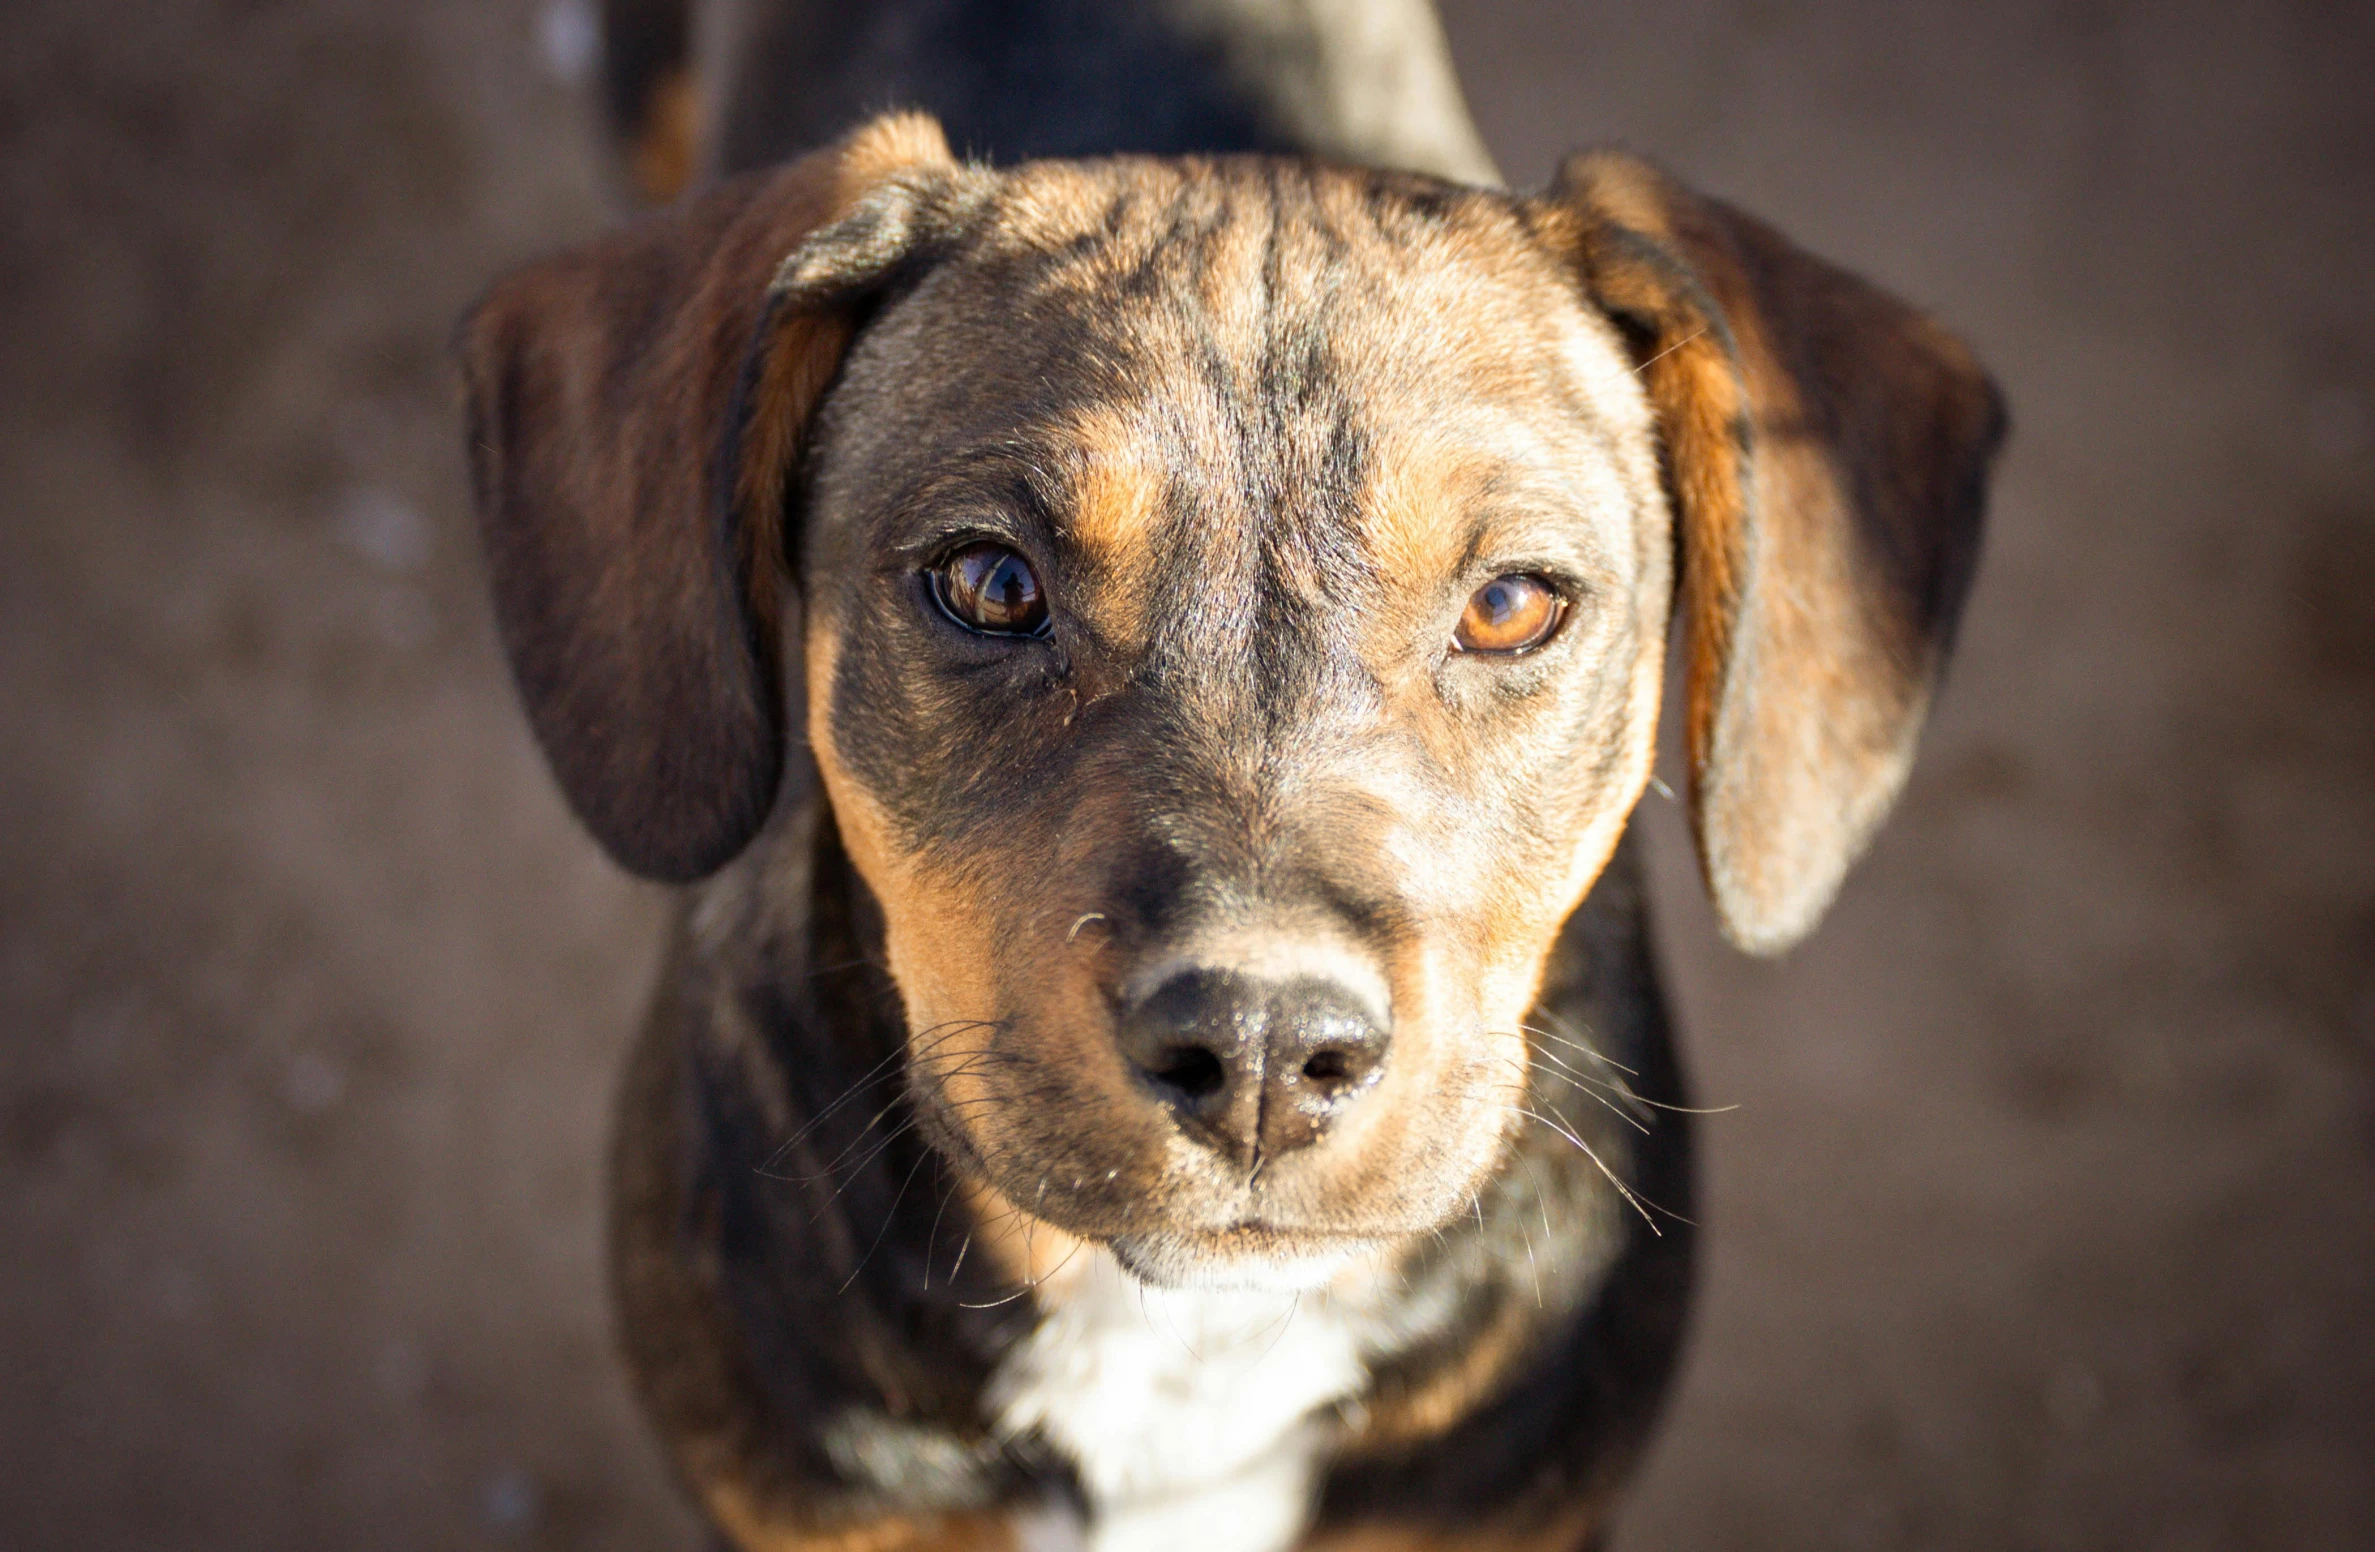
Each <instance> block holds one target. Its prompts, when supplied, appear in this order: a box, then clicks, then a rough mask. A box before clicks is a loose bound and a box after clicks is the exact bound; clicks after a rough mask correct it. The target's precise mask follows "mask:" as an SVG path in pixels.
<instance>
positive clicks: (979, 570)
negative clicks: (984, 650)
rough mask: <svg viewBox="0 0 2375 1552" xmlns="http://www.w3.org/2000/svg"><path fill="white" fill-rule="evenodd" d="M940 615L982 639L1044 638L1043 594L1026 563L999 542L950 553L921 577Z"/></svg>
mask: <svg viewBox="0 0 2375 1552" xmlns="http://www.w3.org/2000/svg"><path fill="white" fill-rule="evenodd" d="M925 575H926V576H927V577H928V578H929V580H930V582H931V586H932V601H933V602H934V603H937V604H938V605H939V606H940V610H941V612H942V613H943V614H945V615H947V616H948V617H949V618H950V619H952V620H954V621H956V622H957V623H958V624H959V625H962V626H964V627H965V629H967V630H970V631H979V632H980V633H981V634H983V635H985V636H1044V635H1046V634H1047V595H1046V593H1045V592H1044V590H1042V589H1041V587H1040V586H1039V573H1037V572H1036V571H1033V570H1032V569H1031V563H1030V562H1029V561H1027V560H1025V559H1023V558H1022V557H1021V556H1020V555H1017V554H1016V553H1015V552H1014V551H1012V550H1010V549H1008V548H1007V547H1006V546H1005V545H1003V544H993V543H990V542H988V541H982V542H979V543H975V544H968V545H966V546H964V547H963V548H962V549H958V550H952V551H950V552H949V553H948V554H947V555H946V556H944V557H942V558H941V560H940V561H939V563H938V564H937V565H935V566H933V567H932V569H931V570H930V571H929V572H927V573H925Z"/></svg>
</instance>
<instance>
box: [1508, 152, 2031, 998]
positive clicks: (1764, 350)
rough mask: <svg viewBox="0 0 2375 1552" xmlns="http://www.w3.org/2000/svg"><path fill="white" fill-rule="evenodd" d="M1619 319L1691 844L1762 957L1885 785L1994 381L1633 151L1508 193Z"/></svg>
mask: <svg viewBox="0 0 2375 1552" xmlns="http://www.w3.org/2000/svg"><path fill="white" fill-rule="evenodd" d="M1532 208H1533V210H1534V212H1535V214H1536V216H1537V218H1538V219H1539V220H1540V221H1541V224H1542V229H1543V231H1544V233H1545V235H1546V236H1547V237H1548V238H1549V239H1550V240H1551V241H1552V242H1553V243H1555V244H1557V245H1559V246H1560V247H1562V248H1563V249H1564V250H1565V251H1566V252H1567V253H1568V254H1569V255H1570V256H1571V258H1572V260H1573V262H1574V263H1575V265H1576V267H1577V269H1578V271H1579V272H1580V274H1581V276H1582V278H1583V282H1584V286H1585V289H1586V290H1587V291H1588V292H1589V294H1590V295H1591V297H1592V299H1593V300H1594V301H1596V302H1597V303H1598V304H1599V305H1600V306H1601V307H1602V308H1604V309H1605V310H1606V311H1607V312H1608V313H1609V315H1610V316H1611V317H1612V318H1614V319H1615V320H1616V321H1617V323H1618V324H1619V326H1620V327H1622V328H1623V329H1625V330H1626V331H1627V333H1628V335H1629V336H1630V337H1631V339H1632V342H1633V345H1634V348H1635V350H1636V352H1637V359H1638V360H1639V362H1640V371H1641V375H1642V377H1643V379H1644V381H1645V383H1646V385H1647V387H1648V390H1649V395H1650V399H1651V401H1652V404H1653V405H1654V407H1655V410H1656V413H1657V417H1658V423H1659V430H1660V434H1661V437H1662V439H1663V445H1664V451H1665V456H1666V465H1667V476H1668V481H1669V485H1670V488H1671V494H1672V496H1673V499H1674V504H1675V512H1676V520H1677V525H1678V542H1679V547H1680V550H1681V562H1682V564H1681V572H1680V578H1681V580H1680V583H1679V597H1678V610H1679V613H1680V614H1681V616H1682V619H1683V624H1684V632H1685V636H1686V650H1687V654H1688V655H1687V659H1686V663H1685V686H1686V696H1687V705H1686V707H1685V727H1686V730H1687V744H1688V749H1689V756H1690V784H1691V802H1692V811H1693V815H1694V820H1695V823H1696V827H1697V834H1698V841H1699V856H1700V862H1701V864H1702V866H1703V868H1704V870H1705V873H1706V877H1707V885H1708V889H1709V891H1710V893H1712V894H1713V896H1714V898H1715V905H1716V912H1717V915H1718V917H1719V918H1720V919H1721V921H1722V924H1723V927H1724V930H1725V932H1726V934H1727V935H1728V936H1729V937H1730V938H1731V939H1732V940H1733V941H1734V942H1735V943H1737V944H1739V945H1740V946H1741V947H1742V948H1744V949H1748V950H1750V951H1751V952H1755V953H1775V952H1779V951H1780V950H1782V949H1784V948H1787V947H1789V946H1790V945H1791V944H1792V943H1795V942H1796V941H1797V940H1798V939H1799V938H1801V937H1803V936H1804V935H1805V934H1806V933H1807V932H1808V931H1809V930H1810V929H1812V927H1813V926H1814V923H1815V921H1816V920H1817V919H1818V918H1819V917H1820V916H1821V915H1822V912H1823V910H1824V908H1825V907H1826V906H1828V905H1829V904H1830V901H1831V897H1832V896H1833V894H1835V893H1836V892H1837V890H1838V887H1839V881H1840V879H1841V877H1842V876H1843V875H1844V874H1845V873H1846V871H1847V867H1848V865H1849V864H1850V863H1851V862H1853V861H1854V860H1855V858H1856V857H1857V855H1858V854H1860V853H1861V852H1862V850H1863V848H1864V845H1865V843H1866V841H1867V840H1868V839H1869V838H1870V836H1871V833H1872V831H1873V830H1874V829H1875V828H1876V827H1877V826H1878V824H1879V822H1880V820H1881V818H1882V817H1883V816H1884V815H1885V814H1886V813H1887V811H1888V807H1889V805H1890V804H1891V803H1892V802H1893V801H1895V799H1896V795H1897V792H1898V789H1899V788H1900V787H1901V786H1903V784H1904V780H1905V774H1906V771H1907V770H1908V769H1909V768H1910V766H1911V764H1912V759H1913V746H1914V740H1915V737H1916V736H1917V735H1918V733H1919V732H1920V730H1921V722H1922V717H1923V715H1924V713H1925V712H1926V711H1927V709H1928V704H1929V696H1930V690H1931V687H1932V685H1933V684H1934V683H1935V681H1936V678H1937V674H1938V670H1939V668H1940V666H1941V664H1942V663H1943V662H1944V660H1945V656H1946V652H1947V648H1948V646H1949V645H1950V643H1951V639H1952V637H1953V634H1954V627H1955V621H1956V617H1957V615H1958V614H1959V612H1960V610H1961V608H1962V603H1963V596H1964V594H1965V592H1966V591H1967V590H1968V589H1969V586H1970V581H1971V573H1972V568H1973V565H1974V563H1975V562H1976V560H1977V557H1978V549H1979V534H1980V518H1981V513H1982V510H1983V508H1984V506H1985V502H1986V491H1987V473H1988V465H1989V463H1990V462H1991V460H1992V459H1993V457H1994V455H1995V451H1996V448H1997V445H1998V444H1999V443H2000V442H2001V441H2002V439H2003V434H2004V427H2005V418H2004V410H2003V404H2002V400H2001V399H2000V397H1999V396H1998V394H1997V392H1996V389H1995V385H1994V384H1993V383H1991V382H1990V381H1989V380H1988V378H1987V375H1986V373H1985V372H1983V371H1982V370H1981V368H1980V366H1979V364H1978V363H1977V361H1975V360H1974V359H1973V358H1972V356H1971V353H1970V351H1969V350H1967V349H1966V348H1965V347H1964V346H1963V344H1962V342H1961V341H1959V340H1957V339H1956V338H1955V337H1954V336H1953V335H1951V334H1949V333H1947V332H1946V331H1945V330H1944V329H1942V328H1940V327H1939V326H1938V325H1937V324H1935V323H1933V322H1932V321H1930V320H1929V319H1928V318H1926V317H1924V316H1922V315H1921V314H1920V313H1918V312H1916V311H1914V310H1913V309H1912V308H1910V307H1908V306H1906V305H1905V304H1904V303H1902V302H1900V301H1898V300H1897V299H1895V298H1894V297H1891V296H1889V295H1888V294H1886V293H1885V292H1883V291H1881V290H1879V289H1878V288H1877V287H1874V286H1871V285H1868V284H1866V283H1865V282H1863V281H1861V280H1859V279H1857V278H1856V277H1855V276H1853V275H1850V274H1848V273H1846V272H1845V271H1843V270H1840V269H1836V268H1834V267H1832V266H1831V265H1829V264H1826V263H1824V262H1823V261H1822V260H1820V259H1817V258H1814V257H1813V256H1811V255H1809V254H1807V253H1804V252H1802V251H1800V250H1799V249H1797V248H1796V247H1793V246H1792V245H1791V244H1790V243H1789V242H1788V241H1787V240H1786V239H1784V238H1783V237H1782V236H1781V235H1780V234H1779V233H1777V232H1775V231H1774V230H1773V229H1772V228H1771V227H1768V226H1766V225H1765V224H1764V223H1762V222H1760V221H1757V220H1755V219H1754V218H1752V217H1750V216H1747V215H1743V214H1742V213H1741V212H1739V211H1737V210H1734V209H1732V208H1731V207H1730V206H1728V205H1725V204H1722V203H1721V202H1719V201H1716V200H1712V199H1707V198H1703V197H1701V196H1699V195H1696V194H1693V193H1691V192H1690V191H1689V190H1687V189H1685V188H1683V187H1681V186H1680V185H1678V184H1676V183H1675V182H1674V181H1673V180H1671V179H1669V178H1667V177H1666V176H1665V175H1664V174H1662V173H1660V172H1659V171H1657V170H1656V169H1655V168H1652V167H1650V166H1649V165H1648V164H1646V163H1644V162H1641V161H1639V160H1638V159H1636V158H1633V157H1630V156H1626V155H1623V154H1620V153H1611V152H1596V153H1592V154H1588V155H1584V156H1578V157H1576V158H1574V159H1572V160H1570V161H1569V162H1568V163H1567V164H1566V166H1565V167H1564V168H1563V169H1562V170H1561V172H1560V175H1559V179H1558V182H1557V183H1556V184H1555V185H1554V186H1553V188H1552V189H1551V191H1550V193H1549V194H1547V195H1546V196H1544V197H1543V198H1542V199H1541V200H1539V201H1537V202H1535V204H1534V206H1533V207H1532Z"/></svg>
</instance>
